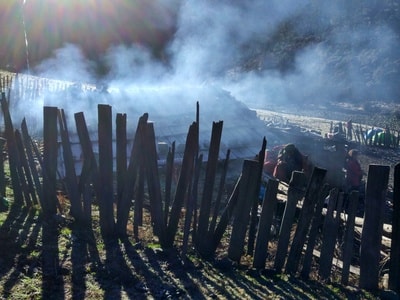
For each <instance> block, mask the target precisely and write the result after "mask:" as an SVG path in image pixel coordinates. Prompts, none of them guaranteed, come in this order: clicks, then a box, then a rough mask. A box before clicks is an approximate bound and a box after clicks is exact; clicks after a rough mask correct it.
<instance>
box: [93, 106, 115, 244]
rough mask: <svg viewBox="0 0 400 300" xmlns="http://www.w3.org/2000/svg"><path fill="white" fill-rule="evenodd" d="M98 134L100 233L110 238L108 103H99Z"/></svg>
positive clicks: (111, 193)
mask: <svg viewBox="0 0 400 300" xmlns="http://www.w3.org/2000/svg"><path fill="white" fill-rule="evenodd" d="M97 109H98V127H97V128H98V135H99V174H101V176H99V177H98V182H99V186H98V189H99V194H98V197H99V198H98V202H99V211H100V226H101V231H102V235H103V236H104V237H107V238H110V237H112V236H113V235H114V233H115V232H114V230H115V221H114V181H113V180H114V179H113V149H112V145H113V139H112V109H111V106H110V105H105V104H99V105H98V106H97Z"/></svg>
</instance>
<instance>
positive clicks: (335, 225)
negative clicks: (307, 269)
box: [319, 189, 343, 279]
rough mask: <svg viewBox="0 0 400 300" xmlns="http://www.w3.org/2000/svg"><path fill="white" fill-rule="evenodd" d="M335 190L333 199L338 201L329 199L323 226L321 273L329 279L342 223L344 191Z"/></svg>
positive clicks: (324, 277) (323, 277)
mask: <svg viewBox="0 0 400 300" xmlns="http://www.w3.org/2000/svg"><path fill="white" fill-rule="evenodd" d="M334 191H335V192H334V195H333V196H332V199H333V200H334V199H337V201H332V202H333V203H331V202H330V201H329V204H328V210H327V213H326V216H325V220H324V226H323V228H322V233H323V237H322V246H321V256H320V263H319V275H320V276H321V278H322V279H328V278H329V276H330V274H331V269H332V260H333V255H334V251H335V245H336V240H337V236H338V229H339V225H340V223H339V222H340V214H341V212H342V204H343V193H340V194H339V190H337V189H334ZM335 208H336V211H335Z"/></svg>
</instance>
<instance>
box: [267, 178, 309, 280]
mask: <svg viewBox="0 0 400 300" xmlns="http://www.w3.org/2000/svg"><path fill="white" fill-rule="evenodd" d="M305 183H306V176H305V174H304V173H303V172H299V171H294V172H293V173H292V178H291V179H290V182H289V189H288V195H287V201H286V206H285V211H284V213H283V218H282V224H281V228H280V231H279V240H278V246H277V251H276V257H275V262H274V269H275V270H276V271H277V272H281V271H282V268H283V266H284V264H285V260H286V255H287V252H288V247H289V239H290V233H291V230H292V225H293V220H294V216H295V213H296V207H297V203H298V202H299V200H300V199H301V198H302V197H303V196H304V193H305V192H304V190H303V187H304V186H305Z"/></svg>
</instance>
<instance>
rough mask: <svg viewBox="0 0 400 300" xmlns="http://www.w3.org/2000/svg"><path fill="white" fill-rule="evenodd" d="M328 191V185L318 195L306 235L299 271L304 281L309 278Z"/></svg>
mask: <svg viewBox="0 0 400 300" xmlns="http://www.w3.org/2000/svg"><path fill="white" fill-rule="evenodd" d="M328 191H329V185H328V184H325V185H324V186H323V188H322V189H321V191H320V193H319V196H318V201H317V205H316V207H315V213H314V216H313V219H312V223H311V228H310V232H309V234H308V242H307V248H306V251H305V253H304V260H303V266H302V269H301V277H303V278H306V279H308V278H309V276H310V271H311V265H312V258H313V250H314V248H315V245H316V242H317V235H318V231H319V228H320V226H321V223H322V214H321V212H322V209H323V206H324V204H325V198H326V195H327V194H328Z"/></svg>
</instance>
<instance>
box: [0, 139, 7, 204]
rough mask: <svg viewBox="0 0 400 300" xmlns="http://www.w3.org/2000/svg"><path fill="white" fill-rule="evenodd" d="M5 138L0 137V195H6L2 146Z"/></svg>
mask: <svg viewBox="0 0 400 300" xmlns="http://www.w3.org/2000/svg"><path fill="white" fill-rule="evenodd" d="M6 141H7V140H6V139H5V138H2V137H0V196H1V197H6V178H5V172H4V160H5V159H4V146H5V144H6Z"/></svg>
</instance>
